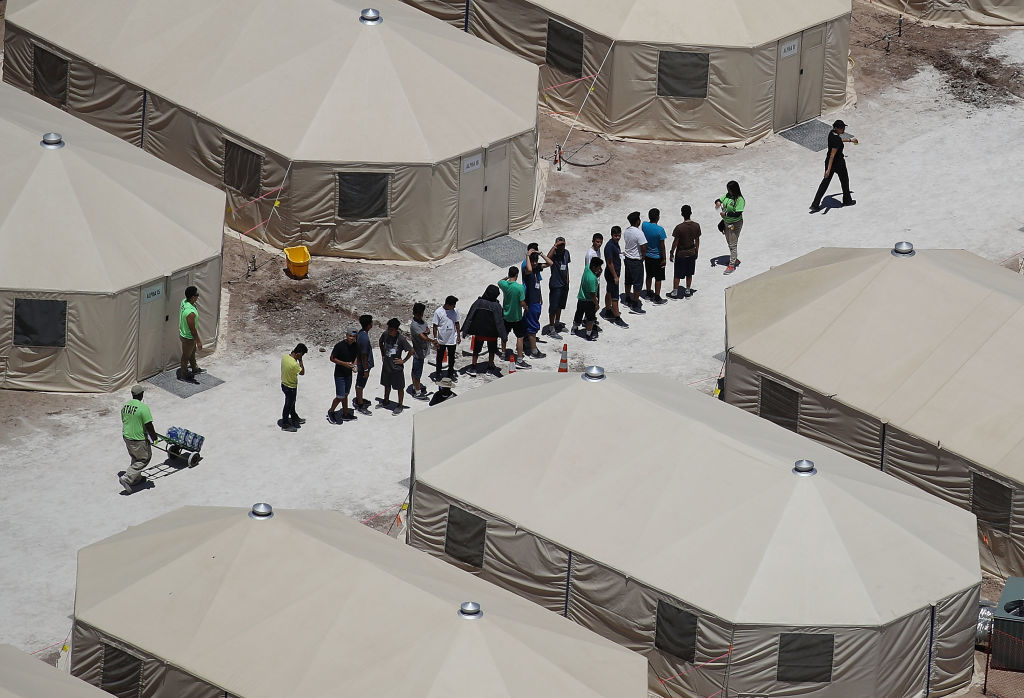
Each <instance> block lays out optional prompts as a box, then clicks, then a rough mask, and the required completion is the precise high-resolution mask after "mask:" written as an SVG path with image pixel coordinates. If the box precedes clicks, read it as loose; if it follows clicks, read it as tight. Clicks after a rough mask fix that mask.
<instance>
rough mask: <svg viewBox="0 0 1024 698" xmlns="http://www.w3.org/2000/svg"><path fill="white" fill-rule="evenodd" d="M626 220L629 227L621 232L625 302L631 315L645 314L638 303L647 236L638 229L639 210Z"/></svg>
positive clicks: (642, 280)
mask: <svg viewBox="0 0 1024 698" xmlns="http://www.w3.org/2000/svg"><path fill="white" fill-rule="evenodd" d="M626 220H628V221H629V227H628V228H626V231H625V232H624V233H623V234H622V253H623V255H624V256H625V257H626V261H625V267H626V287H625V288H624V289H623V290H624V291H625V293H626V303H627V304H628V305H629V312H630V313H632V314H633V315H645V314H646V313H647V311H646V310H644V309H643V306H642V305H641V303H640V289H641V288H642V287H643V285H644V259H645V258H646V256H647V237H646V236H644V234H643V232H642V231H641V230H640V212H639V211H633V212H632V213H630V214H629V215H628V216H626Z"/></svg>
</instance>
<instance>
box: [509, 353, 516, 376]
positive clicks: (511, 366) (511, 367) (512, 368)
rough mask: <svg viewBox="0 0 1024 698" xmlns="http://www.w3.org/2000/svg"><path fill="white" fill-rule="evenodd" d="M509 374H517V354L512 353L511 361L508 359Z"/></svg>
mask: <svg viewBox="0 0 1024 698" xmlns="http://www.w3.org/2000/svg"><path fill="white" fill-rule="evenodd" d="M508 372H509V373H515V372H516V353H515V352H512V353H511V355H510V356H509V359H508Z"/></svg>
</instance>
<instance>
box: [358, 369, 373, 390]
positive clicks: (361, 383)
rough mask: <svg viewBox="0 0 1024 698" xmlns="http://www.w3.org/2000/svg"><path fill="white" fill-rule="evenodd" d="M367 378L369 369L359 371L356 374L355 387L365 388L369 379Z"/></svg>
mask: <svg viewBox="0 0 1024 698" xmlns="http://www.w3.org/2000/svg"><path fill="white" fill-rule="evenodd" d="M369 378H370V372H369V371H367V372H366V373H363V372H362V371H359V375H358V376H356V387H357V388H365V387H366V381H367V380H369Z"/></svg>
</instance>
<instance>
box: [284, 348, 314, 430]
mask: <svg viewBox="0 0 1024 698" xmlns="http://www.w3.org/2000/svg"><path fill="white" fill-rule="evenodd" d="M307 351H309V350H308V349H306V345H305V344H303V343H301V342H299V343H298V344H296V345H295V348H294V349H292V350H291V351H290V352H289V353H287V354H285V355H283V356H282V357H281V392H283V393H284V409H282V410H281V419H280V420H279V421H278V423H277V426H279V427H281V429H282V430H283V431H296V430H297V429H299V428H300V427H301V426H302V425H303V424H305V423H306V420H305V419H303V418H302V417H300V416H299V415H298V414H297V413H296V412H295V401H296V399H297V398H298V394H299V376H304V375H306V367H305V366H304V365H303V363H302V357H304V356H305V355H306V352H307Z"/></svg>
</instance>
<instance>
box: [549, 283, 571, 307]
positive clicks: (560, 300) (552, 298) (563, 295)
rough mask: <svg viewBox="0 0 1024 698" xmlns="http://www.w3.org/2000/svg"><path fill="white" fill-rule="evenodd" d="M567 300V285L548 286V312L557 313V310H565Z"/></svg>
mask: <svg viewBox="0 0 1024 698" xmlns="http://www.w3.org/2000/svg"><path fill="white" fill-rule="evenodd" d="M568 300H569V287H568V286H560V287H555V286H552V287H550V288H548V312H549V313H557V312H558V311H559V310H565V304H566V302H567V301H568Z"/></svg>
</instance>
